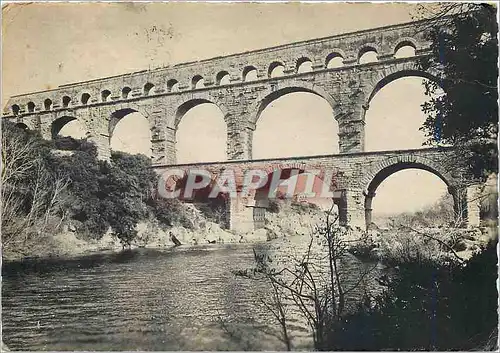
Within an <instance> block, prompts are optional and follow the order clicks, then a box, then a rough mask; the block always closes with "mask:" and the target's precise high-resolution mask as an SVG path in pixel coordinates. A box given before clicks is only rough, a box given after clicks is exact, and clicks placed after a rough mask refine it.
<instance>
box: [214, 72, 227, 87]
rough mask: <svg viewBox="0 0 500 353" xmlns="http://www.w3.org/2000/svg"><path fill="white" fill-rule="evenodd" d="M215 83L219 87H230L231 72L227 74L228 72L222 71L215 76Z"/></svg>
mask: <svg viewBox="0 0 500 353" xmlns="http://www.w3.org/2000/svg"><path fill="white" fill-rule="evenodd" d="M215 82H216V83H217V85H218V86H222V85H228V84H229V83H230V75H229V72H227V71H220V72H219V73H218V74H217V75H216V76H215Z"/></svg>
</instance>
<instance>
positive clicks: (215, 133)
mask: <svg viewBox="0 0 500 353" xmlns="http://www.w3.org/2000/svg"><path fill="white" fill-rule="evenodd" d="M224 118H225V117H224V114H223V112H222V111H221V109H220V108H219V107H218V106H217V105H215V104H214V103H212V102H210V101H208V100H205V99H193V100H190V101H188V102H185V103H184V104H182V105H181V106H180V107H179V109H178V110H177V113H176V117H175V127H176V133H175V137H176V156H177V163H181V164H182V163H197V162H216V161H225V160H227V153H226V146H227V125H226V122H225V120H224Z"/></svg>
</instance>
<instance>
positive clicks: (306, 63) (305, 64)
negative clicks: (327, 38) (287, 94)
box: [296, 57, 313, 74]
mask: <svg viewBox="0 0 500 353" xmlns="http://www.w3.org/2000/svg"><path fill="white" fill-rule="evenodd" d="M296 71H297V73H298V74H302V73H305V72H312V71H313V68H312V61H311V59H309V58H305V57H304V58H300V59H299V60H297V65H296Z"/></svg>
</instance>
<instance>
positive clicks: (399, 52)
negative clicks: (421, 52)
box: [394, 41, 416, 59]
mask: <svg viewBox="0 0 500 353" xmlns="http://www.w3.org/2000/svg"><path fill="white" fill-rule="evenodd" d="M415 51H416V48H415V45H414V44H413V43H411V42H408V41H404V42H402V43H399V44H398V45H397V46H396V48H395V50H394V57H395V58H396V59H399V58H409V57H412V56H415Z"/></svg>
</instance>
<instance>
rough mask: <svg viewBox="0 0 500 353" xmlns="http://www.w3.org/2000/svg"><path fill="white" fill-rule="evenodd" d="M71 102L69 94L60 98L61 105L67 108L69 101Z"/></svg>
mask: <svg viewBox="0 0 500 353" xmlns="http://www.w3.org/2000/svg"><path fill="white" fill-rule="evenodd" d="M70 102H71V97H69V96H64V97H63V98H62V105H63V108H67V107H68V106H69V103H70Z"/></svg>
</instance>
